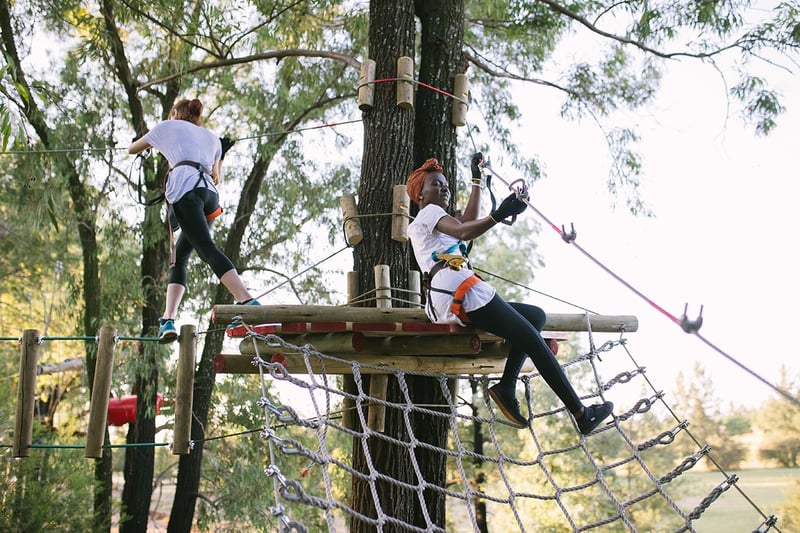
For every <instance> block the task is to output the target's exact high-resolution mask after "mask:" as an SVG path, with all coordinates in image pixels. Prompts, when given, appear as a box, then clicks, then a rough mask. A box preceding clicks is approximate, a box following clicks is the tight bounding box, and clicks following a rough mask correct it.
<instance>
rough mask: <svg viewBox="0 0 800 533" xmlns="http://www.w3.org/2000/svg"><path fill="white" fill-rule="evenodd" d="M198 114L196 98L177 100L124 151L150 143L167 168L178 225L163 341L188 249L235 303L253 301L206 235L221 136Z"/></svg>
mask: <svg viewBox="0 0 800 533" xmlns="http://www.w3.org/2000/svg"><path fill="white" fill-rule="evenodd" d="M202 114H203V104H202V103H201V102H200V100H198V99H197V98H195V99H193V100H186V99H182V100H179V101H178V102H177V103H176V104H175V105H174V106H173V107H172V110H170V113H169V120H165V121H164V122H160V123H159V124H156V125H155V126H154V127H153V129H152V130H150V131H149V132H147V133H146V134H145V135H144V136H142V137H141V138H140V139H137V140H135V141H134V142H133V143H131V145H130V146H129V147H128V153H130V154H138V153H139V152H141V151H143V150H145V149H147V148H149V147H151V146H152V147H153V148H155V149H157V150H158V151H159V152H161V153H162V154H163V155H164V157H166V159H167V161H168V162H169V166H170V171H169V175H168V178H167V183H166V187H165V191H164V195H165V197H166V200H167V202H168V203H169V204H170V208H171V211H172V213H174V215H175V219H176V220H177V223H178V225H179V227H180V229H181V234H180V236H179V237H178V241H177V242H176V243H175V251H174V256H173V258H172V262H171V265H170V270H169V284H168V285H167V302H166V309H165V311H164V316H163V317H161V318H160V319H159V321H158V322H159V331H158V336H159V339H160V340H161V342H162V343H167V342H172V341H174V340H175V339H176V338H177V336H178V332H177V330H176V329H175V318H176V316H177V314H178V307H179V306H180V303H181V299H182V298H183V294H184V292H185V291H186V278H187V271H186V266H187V264H188V262H189V256H190V255H191V253H192V250H196V251H197V255H199V256H200V259H202V260H203V261H204V262H205V263H207V264H208V265H209V266H211V268H212V270H213V271H214V273H215V274H216V275H217V277H218V278H219V279H220V281H221V282H222V284H223V285H225V287H226V288H227V289H228V290H229V291H230V292H231V294H232V295H233V297H234V299H235V300H236V301H237V303H241V304H249V305H258V302H257V301H256V300H254V299H253V297H252V296H251V295H250V292H249V291H248V290H247V288H246V287H245V285H244V282H243V281H242V278H241V277H240V276H239V273H238V272H237V271H236V268H235V267H234V266H233V263H232V262H231V260H230V259H228V257H227V256H226V255H225V254H224V253H223V252H222V251H221V250H220V249H219V248H217V245H216V244H214V240H213V239H212V237H211V224H212V221H213V220H214V218H216V217H217V216H218V215H220V214H221V213H222V209H221V208H220V206H219V195H218V193H217V189H216V185H217V184H218V183H219V180H220V179H221V177H222V158H223V151H222V144H221V141H220V138H219V137H217V136H216V135H215V134H213V133H212V132H210V131H209V130H207V129H205V128H203V120H202V118H201V117H202Z"/></svg>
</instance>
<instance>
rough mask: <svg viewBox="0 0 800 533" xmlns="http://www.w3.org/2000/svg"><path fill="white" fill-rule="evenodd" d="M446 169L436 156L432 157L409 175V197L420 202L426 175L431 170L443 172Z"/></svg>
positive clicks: (407, 190)
mask: <svg viewBox="0 0 800 533" xmlns="http://www.w3.org/2000/svg"><path fill="white" fill-rule="evenodd" d="M443 171H444V169H443V168H442V165H440V164H439V161H438V160H437V159H436V158H435V157H431V158H430V159H428V160H427V161H425V162H424V163H422V166H421V167H419V168H418V169H417V170H415V171H414V172H412V173H411V174H410V175H409V176H408V180H407V181H406V192H407V193H408V197H409V199H410V200H411V201H412V202H414V203H415V204H418V203H419V195H420V193H421V192H422V186H423V185H425V176H427V175H428V174H429V173H430V172H443Z"/></svg>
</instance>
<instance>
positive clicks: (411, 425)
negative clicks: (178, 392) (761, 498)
mask: <svg viewBox="0 0 800 533" xmlns="http://www.w3.org/2000/svg"><path fill="white" fill-rule="evenodd" d="M248 329H249V333H248V334H247V335H246V338H245V339H244V340H243V341H242V345H244V343H249V342H252V344H253V346H254V347H255V354H256V355H255V356H254V358H253V365H255V366H257V367H258V373H259V375H260V379H261V393H262V396H261V399H260V400H259V402H258V405H259V406H260V407H263V409H264V416H265V424H264V429H263V431H262V432H261V437H262V438H263V439H265V440H266V441H267V443H268V449H269V466H268V467H267V468H266V470H265V473H266V474H267V476H268V477H269V478H271V480H272V485H273V492H274V500H275V504H274V505H273V506H272V507H271V508H270V512H271V514H272V516H273V517H275V518H276V519H277V520H279V522H280V524H281V526H280V527H281V531H309V530H310V531H315V530H319V529H321V528H325V527H327V530H328V531H348V530H351V531H352V530H358V531H476V532H479V531H503V529H504V528H505V529H507V530H509V531H545V530H546V531H589V530H597V531H675V532H682V531H696V529H695V528H697V527H700V525H699V521H700V520H701V519H702V517H703V516H704V514H705V513H706V512H707V511H708V512H709V513H713V509H712V506H713V504H714V503H716V502H717V501H719V500H720V499H722V498H723V496H724V498H725V499H728V500H729V502H730V503H731V504H732V505H736V506H739V507H742V506H743V504H747V506H748V507H747V508H748V509H750V510H751V512H750V513H749V515H748V516H750V517H751V518H750V522H748V523H746V524H742V526H743V527H747V528H749V529H748V530H749V531H768V530H776V531H779V530H778V528H777V526H776V522H777V519H776V518H775V517H774V516H771V515H770V516H768V515H766V514H765V513H764V512H762V510H761V509H759V508H758V506H757V505H756V504H755V503H754V502H753V501H752V500H751V499H750V498H749V497H747V495H746V494H745V493H744V492H743V491H742V490H741V489H740V488H739V487H738V486H737V481H738V478H737V476H735V475H731V474H728V473H727V472H725V470H724V469H723V468H722V466H721V465H720V464H719V462H718V461H717V460H716V459H715V457H714V455H713V452H712V447H711V446H709V445H708V444H707V443H703V442H701V441H700V440H699V439H698V438H697V437H696V436H695V435H693V434H692V432H691V431H690V429H689V423H688V422H687V421H686V420H682V419H680V418H679V417H678V416H677V415H676V413H675V412H674V411H673V410H672V409H671V408H670V407H669V406H668V405H667V403H666V402H665V400H664V394H663V393H662V392H661V391H658V390H656V389H655V388H654V387H653V384H652V383H651V382H650V380H649V379H648V378H647V376H646V374H645V369H644V368H643V367H641V366H639V365H638V364H637V363H636V361H635V360H634V358H633V356H632V354H631V353H630V352H629V350H628V348H627V340H626V339H625V338H624V336H619V337H618V338H616V337H615V338H613V339H611V340H608V341H606V342H604V343H603V344H602V345H600V346H599V347H597V346H595V339H594V337H595V335H593V334H592V332H591V331H590V332H589V333H588V336H589V351H588V352H587V353H583V354H578V353H575V352H573V353H571V354H570V355H569V360H568V361H566V362H562V364H563V366H564V369H565V371H566V372H567V374H568V376H569V378H570V380H571V381H572V382H573V383H575V384H576V389H577V390H578V391H579V392H581V391H586V390H587V389H588V390H590V392H589V393H587V394H584V395H582V400H584V403H587V404H588V403H591V402H590V401H586V400H594V399H597V398H598V397H602V398H603V399H613V400H614V401H615V404H616V408H615V413H614V418H613V420H612V419H609V421H608V423H607V424H605V425H601V426H600V427H599V428H598V429H597V430H596V431H595V432H594V433H592V434H591V435H588V436H586V437H582V436H581V435H580V434H579V433H578V431H577V429H576V426H575V423H574V421H573V419H572V417H571V415H570V414H569V413H568V412H567V411H566V409H565V408H564V407H563V405H562V404H561V403H560V402H559V401H558V399H557V398H556V396H555V394H553V393H552V392H551V391H550V389H549V387H548V386H547V385H546V384H545V383H544V382H543V380H542V378H541V377H540V376H539V374H538V373H536V372H532V373H523V375H522V376H521V378H520V382H521V385H522V387H518V389H517V392H518V395H519V393H520V392H522V391H524V397H525V402H524V404H523V406H525V405H527V409H528V412H529V413H530V420H531V423H530V425H529V427H528V428H525V429H516V428H513V427H512V426H511V425H510V424H509V423H508V422H507V421H506V419H505V418H504V417H503V415H502V413H500V412H499V411H498V410H496V408H495V406H494V404H493V402H491V401H490V400H489V395H488V387H489V386H490V385H491V382H492V381H493V380H494V379H496V378H495V377H493V376H468V375H452V374H435V373H427V372H424V371H403V370H396V369H392V370H388V371H387V368H386V367H381V366H373V365H369V364H364V363H360V362H358V361H354V360H349V359H342V358H340V357H335V356H331V355H326V354H324V353H321V352H319V351H317V350H316V349H315V348H314V347H313V346H311V345H309V344H306V345H303V346H297V345H294V344H291V343H289V342H286V341H285V340H284V339H282V338H281V337H280V336H278V335H275V334H268V335H263V334H258V333H255V332H254V331H253V330H252V329H251V328H248ZM264 347H271V348H272V349H270V350H266V349H264ZM268 352H269V353H268ZM620 354H622V355H623V357H620ZM288 358H297V359H299V360H302V362H303V364H304V365H305V367H306V369H307V374H305V375H300V374H290V373H289V372H287V371H286V367H285V366H284V364H285V362H286V360H287V359H288ZM298 362H299V361H298ZM341 365H348V366H349V367H350V368H351V369H352V375H351V376H348V375H345V376H339V375H334V374H333V373H330V374H329V373H327V372H326V366H329V367H331V368H341ZM609 370H610V371H611V372H610V373H609ZM337 372H338V371H337ZM377 373H388V374H389V389H390V390H389V394H388V395H387V398H390V400H386V399H383V398H380V397H376V396H371V395H370V388H369V381H370V380H371V379H373V377H374V376H376V375H377ZM420 378H428V380H427V381H425V383H426V384H427V386H429V387H430V388H431V389H433V388H435V389H437V390H436V391H435V392H436V393H437V396H438V397H439V398H441V399H442V401H441V402H437V403H436V404H425V403H420V402H419V400H417V399H416V398H415V396H419V388H418V387H415V386H414V385H413V383H414V380H417V379H420ZM270 380H274V381H275V382H282V383H283V385H282V386H283V387H288V388H290V389H291V391H292V393H291V396H292V399H291V400H290V401H288V402H286V403H281V402H280V401H279V400H277V399H276V398H275V397H273V396H271V395H270V394H269V387H268V382H269V381H270ZM636 384H638V385H639V390H640V391H641V395H639V396H638V397H637V396H633V398H634V399H629V400H623V401H620V400H619V397H621V396H624V395H625V394H626V393H627V394H628V397H630V394H629V393H630V391H631V390H632V388H633V387H634V386H635V385H636ZM623 386H624V387H623ZM520 388H521V389H522V391H520ZM430 392H431V391H430V390H429V391H428V394H425V395H423V396H425V397H430ZM415 400H416V401H415ZM300 405H302V406H303V407H304V409H307V410H310V412H309V413H303V414H301V413H300V411H299V410H298V409H296V408H295V407H293V406H300ZM376 406H377V407H378V408H382V409H383V410H385V416H386V420H387V426H389V425H390V424H394V426H393V427H399V428H400V431H396V432H394V433H392V434H389V431H386V432H382V431H377V430H375V429H371V427H373V425H372V424H371V423H370V422H371V421H370V416H371V415H370V409H374V408H375V407H376ZM390 420H392V422H391V423H390V422H389V421H390ZM421 421H423V422H421ZM434 425H443V427H445V428H446V433H447V438H446V439H445V441H444V442H441V441H437V442H432V441H434V440H435V439H431V438H430V427H431V426H434ZM387 446H390V448H387ZM355 448H360V449H361V450H362V451H363V461H362V463H363V464H361V466H360V467H356V466H354V465H355V460H353V450H354V449H355ZM386 449H391V450H392V454H397V455H396V458H397V461H400V462H402V463H403V464H405V465H406V467H405V470H406V471H405V472H404V473H403V475H393V474H392V473H391V472H386V471H380V470H379V469H378V466H377V465H378V463H379V462H380V461H379V458H378V457H373V456H372V454H373V453H375V452H378V453H386V452H385V450H386ZM437 461H438V462H439V463H442V462H443V463H444V464H445V465H446V466H445V468H446V473H445V483H441V482H439V481H437V476H436V475H435V474H433V475H432V474H431V473H432V471H433V470H435V468H433V469H432V468H431V463H434V464H435V463H437ZM701 463H702V466H701V467H700V468H698V469H704V470H709V474H708V475H707V476H703V477H702V481H697V480H692V481H691V483H692V488H693V490H692V493H693V494H704V496H703V497H700V498H694V499H692V498H689V497H686V496H685V493H686V490H685V489H686V487H687V483H689V481H688V480H686V479H685V478H682V477H681V476H682V474H684V473H685V472H687V471H689V470H691V469H693V468H695V467H696V466H697V465H699V464H701ZM701 484H702V486H701ZM356 487H360V489H359V488H356ZM731 489H733V490H731ZM354 492H358V494H359V497H360V498H366V500H367V505H366V507H365V506H364V505H356V504H354V498H353V493H354ZM737 495H738V496H737ZM442 499H444V502H445V507H446V513H445V514H446V522H445V523H444V524H442V523H441V519H440V521H439V522H438V523H437V521H436V517H435V516H433V515H434V514H435V513H436V512H438V511H436V510H430V509H432V505H431V502H432V501H441V500H442ZM734 499H735V501H733V500H734ZM362 503H363V500H362ZM409 506H412V508H413V509H414V511H413V513H411V516H413V520H404V519H403V518H402V517H403V516H406V517H407V516H409V515H408V508H409ZM365 508H366V509H368V511H364V509H365ZM398 510H399V511H398ZM440 516H441V515H440ZM700 530H701V531H702V528H701V529H700Z"/></svg>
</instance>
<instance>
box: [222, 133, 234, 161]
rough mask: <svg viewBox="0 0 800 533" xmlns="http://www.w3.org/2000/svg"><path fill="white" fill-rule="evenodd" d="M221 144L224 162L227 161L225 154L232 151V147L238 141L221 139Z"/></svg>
mask: <svg viewBox="0 0 800 533" xmlns="http://www.w3.org/2000/svg"><path fill="white" fill-rule="evenodd" d="M219 142H220V143H221V144H222V155H221V156H220V160H222V159H225V154H226V153H227V151H228V150H230V149H231V146H233V145H234V144H236V141H234V140H233V139H231V138H230V137H220V138H219Z"/></svg>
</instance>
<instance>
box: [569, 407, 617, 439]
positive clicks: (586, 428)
mask: <svg viewBox="0 0 800 533" xmlns="http://www.w3.org/2000/svg"><path fill="white" fill-rule="evenodd" d="M613 410H614V404H613V403H612V402H605V403H596V404H594V405H590V406H589V407H584V408H583V416H582V417H581V418H580V420H578V419H576V422H577V423H578V429H579V430H580V432H581V434H583V435H588V434H589V433H591V432H592V431H594V430H595V429H597V426H599V425H600V423H601V422H603V420H605V419H606V418H608V415H610V414H611V412H612V411H613Z"/></svg>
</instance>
